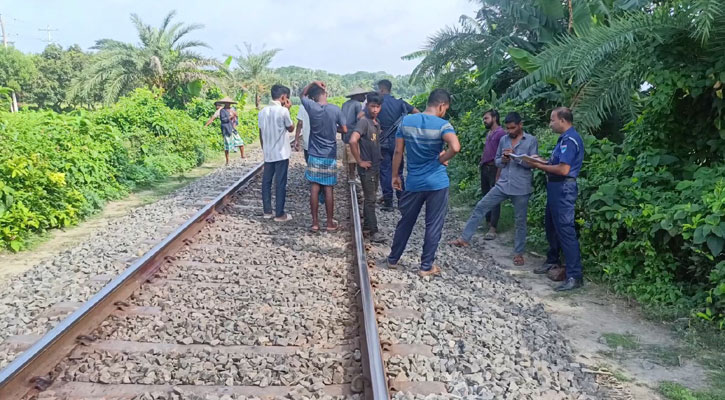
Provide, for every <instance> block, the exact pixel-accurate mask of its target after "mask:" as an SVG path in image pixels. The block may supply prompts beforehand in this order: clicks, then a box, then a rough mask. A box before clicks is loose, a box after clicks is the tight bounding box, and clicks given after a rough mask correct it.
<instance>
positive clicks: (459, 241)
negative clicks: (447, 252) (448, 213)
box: [448, 238, 469, 247]
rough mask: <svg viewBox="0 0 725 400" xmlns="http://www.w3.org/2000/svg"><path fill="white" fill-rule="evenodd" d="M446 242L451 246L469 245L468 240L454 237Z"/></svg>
mask: <svg viewBox="0 0 725 400" xmlns="http://www.w3.org/2000/svg"><path fill="white" fill-rule="evenodd" d="M448 244H450V245H451V246H456V247H468V246H469V243H468V242H466V241H465V240H463V239H460V238H459V239H456V240H451V241H450V242H448Z"/></svg>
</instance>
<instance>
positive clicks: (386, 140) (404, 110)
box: [378, 79, 420, 211]
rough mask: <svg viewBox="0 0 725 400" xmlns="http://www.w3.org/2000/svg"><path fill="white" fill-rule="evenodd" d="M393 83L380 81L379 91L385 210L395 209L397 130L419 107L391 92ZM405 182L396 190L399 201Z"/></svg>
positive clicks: (381, 169)
mask: <svg viewBox="0 0 725 400" xmlns="http://www.w3.org/2000/svg"><path fill="white" fill-rule="evenodd" d="M392 88H393V84H392V83H391V82H390V81H389V80H387V79H383V80H381V81H380V82H378V91H379V93H380V94H381V95H382V96H383V104H382V106H381V108H380V113H379V114H378V121H380V155H381V156H382V160H381V164H380V190H382V192H383V207H382V208H381V210H383V211H392V210H393V186H392V181H393V179H392V178H393V175H392V174H393V152H394V151H395V132H397V130H398V126H399V124H400V120H401V119H402V118H403V117H404V116H406V115H408V114H417V113H419V112H420V111H418V109H417V108H415V107H413V106H411V105H410V104H408V103H406V102H405V101H403V100H402V99H396V98H395V97H393V96H392V95H391V94H390V91H391V90H392ZM399 172H400V178H401V182H402V178H403V168H402V167H401V168H400V170H399ZM404 188H405V184H404V183H402V184H401V189H399V190H397V191H396V195H397V197H398V201H400V196H401V194H402V192H401V191H402V190H403V189H404Z"/></svg>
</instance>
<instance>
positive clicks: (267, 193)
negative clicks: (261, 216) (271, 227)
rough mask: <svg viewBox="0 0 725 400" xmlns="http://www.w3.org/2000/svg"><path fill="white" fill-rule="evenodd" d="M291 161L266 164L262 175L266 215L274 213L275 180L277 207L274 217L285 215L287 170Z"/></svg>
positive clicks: (263, 204) (263, 201)
mask: <svg viewBox="0 0 725 400" xmlns="http://www.w3.org/2000/svg"><path fill="white" fill-rule="evenodd" d="M288 168H289V160H280V161H274V162H266V163H264V172H263V173H262V207H263V208H264V213H265V214H271V213H272V180H274V197H275V207H274V214H275V215H274V216H275V217H281V216H283V215H284V203H285V200H286V199H287V169H288Z"/></svg>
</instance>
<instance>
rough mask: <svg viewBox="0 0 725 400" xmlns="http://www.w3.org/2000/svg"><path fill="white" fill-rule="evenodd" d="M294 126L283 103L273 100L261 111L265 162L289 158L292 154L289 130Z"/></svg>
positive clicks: (260, 118) (260, 122) (260, 120)
mask: <svg viewBox="0 0 725 400" xmlns="http://www.w3.org/2000/svg"><path fill="white" fill-rule="evenodd" d="M290 126H292V118H290V115H289V110H288V109H287V108H286V107H282V103H280V102H279V101H275V100H272V101H270V102H269V105H268V106H267V107H264V108H263V109H262V111H260V112H259V129H260V130H261V131H262V146H263V152H264V162H275V161H282V160H287V159H289V157H290V154H292V148H291V147H290V144H289V142H290V141H289V131H288V130H287V128H289V127H290Z"/></svg>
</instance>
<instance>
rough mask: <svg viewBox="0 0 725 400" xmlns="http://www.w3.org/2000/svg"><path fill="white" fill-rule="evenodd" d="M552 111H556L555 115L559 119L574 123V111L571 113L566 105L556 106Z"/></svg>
mask: <svg viewBox="0 0 725 400" xmlns="http://www.w3.org/2000/svg"><path fill="white" fill-rule="evenodd" d="M553 112H555V113H556V116H557V117H558V118H559V119H563V120H564V121H568V122H569V123H570V124H573V123H574V113H572V112H571V110H570V109H569V108H568V107H558V108H555V109H554V111H553Z"/></svg>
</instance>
